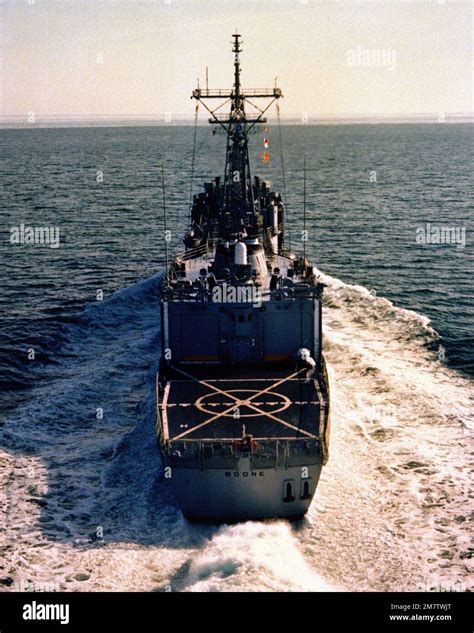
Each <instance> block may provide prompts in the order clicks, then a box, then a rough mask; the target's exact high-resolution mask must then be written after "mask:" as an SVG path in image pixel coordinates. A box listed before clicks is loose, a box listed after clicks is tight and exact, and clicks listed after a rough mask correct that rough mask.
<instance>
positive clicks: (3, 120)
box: [0, 111, 474, 129]
mask: <svg viewBox="0 0 474 633" xmlns="http://www.w3.org/2000/svg"><path fill="white" fill-rule="evenodd" d="M280 122H281V124H283V125H331V124H334V125H337V124H377V123H437V124H439V123H473V122H474V112H442V111H440V112H436V113H435V112H430V113H408V114H310V113H306V112H305V113H298V114H297V115H296V114H293V115H288V116H286V117H281V119H280ZM266 123H267V124H268V125H271V126H273V125H278V119H277V118H276V117H275V118H274V117H272V118H270V119H268V120H267V121H266ZM194 124H195V121H194V118H193V117H190V116H187V115H176V116H173V115H172V113H170V112H165V113H164V114H156V115H152V114H143V115H141V114H133V115H127V114H118V115H94V114H93V115H83V114H80V115H71V114H52V115H48V114H46V115H45V114H43V115H35V114H34V113H33V112H30V113H28V114H27V115H3V116H0V129H12V128H17V129H25V128H26V129H35V128H48V127H51V128H56V127H110V126H112V127H127V126H131V125H133V126H143V127H153V126H160V127H161V126H164V127H173V126H178V125H182V126H193V125H194ZM197 125H199V126H204V125H206V126H207V125H208V120H207V119H198V121H197Z"/></svg>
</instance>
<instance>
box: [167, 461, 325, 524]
mask: <svg viewBox="0 0 474 633" xmlns="http://www.w3.org/2000/svg"><path fill="white" fill-rule="evenodd" d="M320 474H321V466H320V465H312V466H308V467H307V468H305V467H298V466H296V467H290V468H288V469H283V470H282V469H278V468H258V469H254V468H252V464H251V459H250V458H249V457H241V458H240V459H239V460H238V463H237V466H236V467H235V468H233V469H232V470H231V469H216V470H199V469H193V468H183V469H176V468H175V469H173V471H172V477H171V484H172V488H173V491H174V494H175V496H176V499H177V501H178V503H179V505H180V507H181V510H182V512H183V514H184V515H185V517H186V518H188V519H191V520H195V521H211V522H212V521H216V522H223V521H224V522H234V521H243V520H251V519H263V518H266V517H275V518H294V519H297V518H301V517H302V516H303V515H304V514H306V512H307V510H308V508H309V506H310V503H311V499H312V497H313V494H314V492H315V489H316V486H317V484H318V480H319V476H320Z"/></svg>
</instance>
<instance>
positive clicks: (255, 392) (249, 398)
mask: <svg viewBox="0 0 474 633" xmlns="http://www.w3.org/2000/svg"><path fill="white" fill-rule="evenodd" d="M293 374H294V371H292V370H291V369H290V370H287V371H285V372H283V373H280V375H277V376H272V375H270V376H268V375H267V377H262V376H261V375H260V376H258V377H255V378H245V377H243V376H238V377H228V376H226V377H225V378H222V379H219V378H215V377H212V378H205V377H202V376H200V377H199V379H197V378H192V377H188V376H185V375H183V376H182V378H181V376H180V377H179V378H177V379H173V380H170V381H169V382H168V384H167V386H166V390H165V394H164V397H163V402H162V405H163V406H162V411H163V413H164V416H163V417H164V422H165V428H166V426H167V430H168V433H166V431H165V433H166V435H168V437H169V438H170V439H177V438H179V437H183V439H184V438H186V439H225V438H228V439H230V438H232V439H239V438H240V437H242V433H243V425H245V431H246V433H250V434H251V435H253V436H254V437H255V438H262V437H274V438H283V437H285V438H301V439H302V438H304V437H308V438H310V437H314V436H317V435H318V428H319V410H320V396H319V395H318V388H317V383H316V382H315V381H314V380H309V381H306V380H305V375H304V372H303V373H302V374H300V376H301V377H300V376H296V377H295V376H294V377H292V378H290V379H288V377H290V376H292V375H293Z"/></svg>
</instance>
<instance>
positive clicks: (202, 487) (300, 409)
mask: <svg viewBox="0 0 474 633" xmlns="http://www.w3.org/2000/svg"><path fill="white" fill-rule="evenodd" d="M233 53H234V83H233V87H232V88H231V89H229V90H210V89H208V88H207V87H206V88H205V89H201V88H199V87H198V88H197V89H196V90H194V91H193V93H192V98H194V99H195V100H197V101H198V102H199V103H202V104H203V105H204V107H205V108H206V109H207V110H208V111H209V113H210V115H211V117H210V121H209V122H210V123H211V124H212V125H217V126H220V127H221V128H222V129H223V130H224V131H225V137H226V153H225V167H224V174H223V177H216V178H215V179H214V180H213V181H212V182H208V183H206V184H205V186H204V191H203V192H202V193H200V194H198V195H196V196H195V197H194V201H193V204H192V209H191V218H190V226H189V230H188V232H187V233H186V235H185V238H184V244H185V251H184V252H183V253H182V254H180V255H177V256H175V257H174V259H173V260H172V262H171V264H170V265H169V266H168V267H167V269H166V272H165V275H164V280H163V287H162V294H161V325H162V328H161V332H162V357H161V361H160V370H159V373H158V376H157V435H158V441H159V446H160V449H161V452H162V455H163V458H164V462H165V466H166V469H167V470H166V472H167V474H168V476H169V479H170V481H171V484H172V487H173V490H174V493H175V496H176V498H177V501H178V503H179V505H180V507H181V509H182V511H183V513H184V515H185V516H186V517H188V518H190V519H195V520H208V521H237V520H245V519H259V518H267V517H300V516H302V515H304V514H305V513H306V511H307V509H308V507H309V505H310V503H311V499H312V497H313V495H314V492H315V489H316V486H317V483H318V480H319V476H320V472H321V468H322V466H323V465H324V464H325V463H326V460H327V458H328V442H329V387H328V380H327V373H326V367H325V363H324V357H323V355H322V349H321V347H322V309H321V296H322V292H323V288H324V286H323V284H321V283H319V282H318V279H317V276H316V274H315V269H314V268H313V266H312V265H311V264H310V262H309V261H308V259H307V258H306V257H305V255H304V254H303V255H298V254H293V253H291V252H289V251H288V250H287V249H286V246H285V239H284V236H285V226H284V224H285V209H284V203H283V200H282V196H281V195H280V194H278V193H276V192H273V191H272V187H271V186H270V185H269V183H267V182H265V181H263V180H260V179H259V178H258V177H254V178H252V174H251V166H250V161H249V150H248V141H249V133H250V132H251V130H252V129H253V128H254V126H257V125H261V124H265V123H266V119H265V116H264V114H265V112H266V111H267V110H268V108H269V107H270V106H271V105H272V103H274V102H275V101H277V100H278V99H280V98H281V97H282V93H281V90H280V89H279V88H277V87H276V86H275V87H274V88H273V89H271V90H246V89H245V90H244V89H243V88H242V84H241V77H240V75H241V68H240V53H241V40H240V35H239V34H234V35H233ZM210 100H219V101H220V102H221V104H220V105H218V107H217V108H214V109H212V108H211V107H210V106H209V105H208V102H210ZM256 100H264V106H263V107H262V108H260V107H256V106H255V101H256ZM225 104H230V108H229V109H228V111H227V113H225V114H222V113H221V112H219V113H217V110H221V109H222V107H223V106H224V105H225ZM249 105H251V106H252V107H253V109H254V110H255V109H256V113H255V114H251V113H250V112H247V110H250V108H249ZM221 111H222V110H221Z"/></svg>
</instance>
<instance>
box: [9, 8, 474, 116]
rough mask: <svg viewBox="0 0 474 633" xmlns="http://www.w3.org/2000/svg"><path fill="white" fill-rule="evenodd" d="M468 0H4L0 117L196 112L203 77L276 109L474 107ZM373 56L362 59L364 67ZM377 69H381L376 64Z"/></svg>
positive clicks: (337, 111) (340, 111)
mask: <svg viewBox="0 0 474 633" xmlns="http://www.w3.org/2000/svg"><path fill="white" fill-rule="evenodd" d="M472 6H473V5H472V4H471V2H470V1H463V0H459V1H453V0H444V1H443V0H425V1H424V2H411V1H400V0H392V1H385V0H372V1H370V0H348V1H345V0H343V1H338V0H329V1H326V2H324V1H322V0H245V1H242V2H239V1H236V0H144V1H139V0H137V1H131V0H68V1H63V0H56V1H53V0H3V1H2V0H0V17H1V33H0V36H1V39H0V60H1V95H0V114H1V115H2V116H15V115H16V116H26V114H27V113H28V112H34V113H35V114H36V115H37V116H42V115H73V116H90V115H96V116H107V115H113V116H119V115H124V116H130V115H149V116H152V117H157V118H162V117H163V116H164V113H165V112H170V113H171V115H172V116H173V117H180V116H192V115H193V108H194V104H193V102H191V101H190V99H189V96H190V93H191V90H192V89H193V88H194V86H195V84H196V79H197V77H198V76H200V78H201V85H203V84H204V78H205V67H206V65H207V66H209V85H210V87H228V86H230V85H231V83H232V70H233V67H232V62H233V58H232V53H231V44H230V41H231V34H232V33H233V32H234V31H235V28H238V30H239V32H240V33H241V34H242V36H243V40H244V44H243V49H244V52H243V53H242V81H243V84H244V86H248V87H267V86H268V87H270V86H272V85H273V81H274V78H275V77H276V76H278V84H279V85H280V87H281V88H282V89H283V94H284V95H285V98H284V99H283V101H282V102H281V109H282V115H285V116H291V115H296V116H299V114H300V113H301V112H308V113H309V115H318V114H319V115H321V114H322V115H351V114H406V113H433V112H435V113H436V112H446V113H449V112H472V110H473V74H472V73H473V70H472V68H473V53H472ZM364 64H369V65H364ZM378 64H383V65H378Z"/></svg>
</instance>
